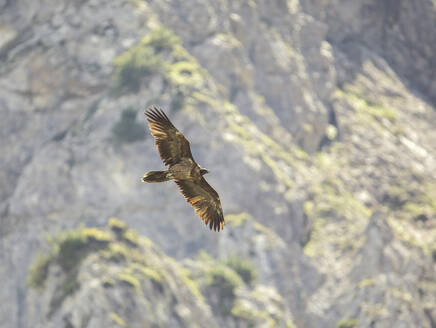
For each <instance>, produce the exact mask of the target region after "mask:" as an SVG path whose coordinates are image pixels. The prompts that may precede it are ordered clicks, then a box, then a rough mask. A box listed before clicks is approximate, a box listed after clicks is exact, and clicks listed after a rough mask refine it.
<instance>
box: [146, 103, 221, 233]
mask: <svg viewBox="0 0 436 328" xmlns="http://www.w3.org/2000/svg"><path fill="white" fill-rule="evenodd" d="M145 115H146V116H147V121H148V127H149V128H150V131H151V134H152V135H153V137H154V138H155V143H156V146H157V149H158V151H159V155H160V157H161V158H162V161H163V162H164V164H165V165H168V170H166V171H151V172H148V173H146V174H145V175H144V176H143V177H142V181H144V182H162V181H167V180H174V182H175V183H176V184H177V186H178V187H179V189H180V191H181V192H182V194H183V196H185V198H186V200H187V201H188V202H189V203H190V204H191V205H192V206H193V207H194V209H195V212H196V213H197V214H198V216H199V217H200V218H201V219H202V220H203V221H204V223H206V225H208V226H209V228H210V229H213V230H215V231H216V230H218V231H220V230H221V229H222V228H223V226H224V224H225V222H224V216H223V210H222V208H221V202H220V197H219V196H218V193H217V192H216V191H215V190H214V189H213V188H212V187H211V186H210V185H209V184H208V183H207V182H206V180H205V179H204V177H203V175H204V174H206V173H208V171H207V170H206V169H203V168H201V167H200V166H199V165H198V164H197V163H196V162H195V160H194V158H193V157H192V154H191V148H190V146H189V141H188V140H187V139H186V138H185V137H184V135H183V134H182V133H181V132H180V131H179V130H177V129H176V127H175V126H174V125H173V124H172V123H171V121H170V120H169V119H168V117H167V116H166V115H165V113H164V112H163V110H162V109H160V108H158V107H156V106H152V107H150V108H149V109H148V110H147V111H146V113H145Z"/></svg>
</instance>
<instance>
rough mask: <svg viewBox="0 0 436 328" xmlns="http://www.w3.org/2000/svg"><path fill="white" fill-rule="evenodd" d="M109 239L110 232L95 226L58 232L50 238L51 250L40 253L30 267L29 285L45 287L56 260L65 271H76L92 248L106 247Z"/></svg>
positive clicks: (36, 287)
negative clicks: (49, 270) (50, 269)
mask: <svg viewBox="0 0 436 328" xmlns="http://www.w3.org/2000/svg"><path fill="white" fill-rule="evenodd" d="M109 241H110V235H109V234H107V233H104V232H103V231H100V230H98V229H94V228H81V229H79V230H74V231H67V232H63V233H60V234H58V235H57V236H56V237H55V238H53V239H50V240H49V243H50V244H51V250H50V252H49V253H47V254H44V255H38V256H37V259H36V261H35V262H34V264H33V265H32V266H31V267H30V269H29V275H28V277H27V281H28V284H29V286H31V287H34V288H35V289H41V288H43V287H44V282H45V279H46V278H47V273H48V268H49V266H50V265H51V264H52V263H54V262H56V263H57V264H59V265H60V267H61V268H62V269H63V271H64V272H69V271H74V268H75V267H76V266H77V265H78V264H79V263H80V261H82V260H83V258H84V257H86V256H87V254H88V252H89V251H90V250H92V249H101V248H105V247H106V246H107V245H108V243H109Z"/></svg>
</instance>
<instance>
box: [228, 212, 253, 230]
mask: <svg viewBox="0 0 436 328" xmlns="http://www.w3.org/2000/svg"><path fill="white" fill-rule="evenodd" d="M249 219H250V214H248V213H247V212H242V213H239V214H228V215H226V222H227V224H231V225H232V226H235V227H239V226H241V225H242V224H243V223H244V222H245V221H247V220H249Z"/></svg>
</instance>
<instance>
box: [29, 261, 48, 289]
mask: <svg viewBox="0 0 436 328" xmlns="http://www.w3.org/2000/svg"><path fill="white" fill-rule="evenodd" d="M51 261H52V254H38V255H37V257H36V260H35V262H34V263H33V265H32V266H31V267H30V268H29V274H28V276H27V284H28V285H29V286H30V287H32V288H34V289H36V290H41V289H42V288H43V287H44V282H45V280H46V279H47V275H48V268H49V266H50V263H51Z"/></svg>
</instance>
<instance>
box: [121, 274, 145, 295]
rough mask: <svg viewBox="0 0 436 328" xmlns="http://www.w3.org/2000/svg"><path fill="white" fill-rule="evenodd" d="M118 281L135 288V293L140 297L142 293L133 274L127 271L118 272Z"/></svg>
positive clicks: (139, 284)
mask: <svg viewBox="0 0 436 328" xmlns="http://www.w3.org/2000/svg"><path fill="white" fill-rule="evenodd" d="M118 280H120V281H122V282H124V283H126V284H127V285H128V286H131V287H133V288H135V290H136V293H137V294H138V295H140V294H141V293H142V290H141V283H140V282H139V280H138V278H136V277H135V276H134V275H133V274H131V273H130V272H128V271H124V272H120V273H119V274H118Z"/></svg>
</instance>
